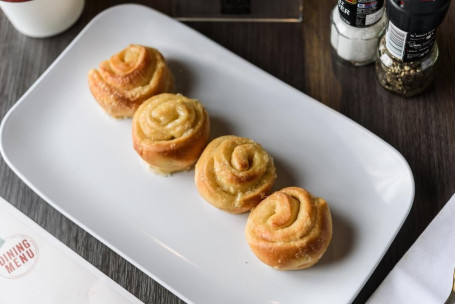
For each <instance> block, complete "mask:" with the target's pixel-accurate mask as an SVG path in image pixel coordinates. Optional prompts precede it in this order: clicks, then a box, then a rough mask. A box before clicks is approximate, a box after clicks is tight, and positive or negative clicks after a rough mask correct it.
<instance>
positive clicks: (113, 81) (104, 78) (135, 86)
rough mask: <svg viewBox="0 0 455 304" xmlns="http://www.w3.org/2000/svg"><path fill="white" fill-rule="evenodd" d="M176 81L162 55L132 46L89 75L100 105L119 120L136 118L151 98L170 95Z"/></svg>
mask: <svg viewBox="0 0 455 304" xmlns="http://www.w3.org/2000/svg"><path fill="white" fill-rule="evenodd" d="M173 83H174V81H173V77H172V74H171V72H170V70H169V69H168V67H167V65H166V61H165V59H164V57H163V55H161V53H160V52H159V51H158V50H156V49H154V48H150V47H145V46H142V45H136V44H131V45H129V46H128V47H127V48H125V49H124V50H122V51H121V52H119V53H118V54H115V55H114V56H112V57H111V58H110V59H108V60H105V61H103V62H102V63H101V64H100V65H99V68H98V69H97V70H96V69H91V70H90V71H89V74H88V84H89V88H90V91H91V92H92V94H93V96H94V97H95V99H96V101H97V102H98V104H99V105H100V106H101V107H102V108H103V109H104V110H105V111H106V112H107V113H108V114H109V115H111V116H113V117H116V118H123V117H132V116H133V114H134V112H135V111H136V109H137V108H138V107H139V105H140V104H141V103H142V102H143V101H144V100H146V99H147V98H149V97H152V96H154V95H157V94H160V93H165V92H170V91H171V90H172V87H173Z"/></svg>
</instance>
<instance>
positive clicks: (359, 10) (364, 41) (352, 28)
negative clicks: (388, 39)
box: [330, 0, 387, 66]
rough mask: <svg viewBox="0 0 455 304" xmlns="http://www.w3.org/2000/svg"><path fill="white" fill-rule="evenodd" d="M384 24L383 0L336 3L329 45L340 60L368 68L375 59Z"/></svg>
mask: <svg viewBox="0 0 455 304" xmlns="http://www.w3.org/2000/svg"><path fill="white" fill-rule="evenodd" d="M386 24H387V16H386V14H384V0H338V5H337V6H335V7H334V8H333V10H332V14H331V33H330V43H331V45H332V47H333V49H334V50H335V53H336V54H337V55H338V57H339V58H341V59H343V60H345V61H348V62H350V63H352V64H354V65H356V66H362V65H367V64H369V63H372V62H374V61H375V59H376V58H377V47H378V42H379V38H380V37H381V36H382V35H383V33H384V30H385V27H386Z"/></svg>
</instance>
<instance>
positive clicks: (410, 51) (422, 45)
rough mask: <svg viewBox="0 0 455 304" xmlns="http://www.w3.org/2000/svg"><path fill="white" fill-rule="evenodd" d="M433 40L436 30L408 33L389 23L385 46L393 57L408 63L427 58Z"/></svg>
mask: <svg viewBox="0 0 455 304" xmlns="http://www.w3.org/2000/svg"><path fill="white" fill-rule="evenodd" d="M435 39H436V29H432V30H431V31H428V32H426V33H408V32H405V31H402V30H400V29H399V28H398V27H396V26H395V25H394V24H393V23H392V22H389V27H388V29H387V33H386V46H387V50H388V51H389V52H390V53H391V54H392V55H393V56H395V57H397V58H398V59H401V60H403V61H404V62H409V61H414V60H419V59H421V58H424V57H425V56H427V55H428V54H429V53H430V51H431V49H432V48H433V45H434V41H435Z"/></svg>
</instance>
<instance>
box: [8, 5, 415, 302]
mask: <svg viewBox="0 0 455 304" xmlns="http://www.w3.org/2000/svg"><path fill="white" fill-rule="evenodd" d="M130 43H137V44H143V45H149V46H153V47H155V48H158V49H159V50H160V51H161V52H162V53H163V54H164V56H165V57H166V58H167V60H168V63H169V65H170V68H171V69H172V72H173V74H174V76H175V80H176V90H177V91H178V92H180V93H182V94H184V95H187V96H189V97H192V98H197V99H198V100H199V101H200V102H201V103H203V104H204V106H205V107H206V109H207V111H208V113H209V115H210V118H211V123H212V128H211V137H212V138H215V137H217V136H221V135H226V134H235V135H238V136H243V137H248V138H251V139H254V140H255V141H257V142H259V143H260V144H261V145H262V146H263V147H264V148H265V149H266V150H267V151H268V152H269V153H270V154H271V155H272V156H273V158H274V160H275V164H276V167H277V175H278V179H277V182H276V184H275V186H274V189H275V190H276V189H280V188H283V187H287V186H300V187H304V188H306V189H307V190H309V191H310V192H312V193H313V194H315V195H318V196H321V197H323V198H325V199H326V200H327V202H328V203H329V206H330V208H331V212H332V216H333V239H332V242H331V244H330V247H329V249H328V251H327V252H326V254H325V255H324V257H323V258H322V259H321V261H320V262H319V263H318V264H316V265H315V266H313V267H311V268H309V269H305V270H299V271H288V272H283V271H277V270H274V269H272V268H269V267H268V266H266V265H264V264H263V263H261V262H260V261H259V260H258V259H257V258H256V257H255V256H254V255H253V253H252V252H251V251H250V249H249V247H248V244H247V243H246V240H245V237H244V227H245V222H246V219H247V216H248V214H243V215H232V214H227V213H225V212H223V211H220V210H218V209H216V208H214V207H212V206H211V205H209V204H208V203H206V202H205V201H204V200H203V199H202V198H201V196H200V195H199V194H198V192H197V189H196V187H195V185H194V180H193V175H194V170H190V171H186V172H182V173H177V174H174V175H172V176H170V177H163V176H159V175H155V174H154V173H153V172H151V171H150V170H149V169H148V168H147V167H146V166H145V164H144V162H143V161H142V160H140V159H139V157H138V155H137V154H136V152H135V151H134V150H133V147H132V140H131V120H129V119H124V120H116V119H112V118H110V117H108V116H107V115H106V114H105V113H104V112H103V111H102V110H101V109H100V107H99V106H98V105H97V103H96V102H95V101H94V99H93V97H92V96H91V94H90V91H89V89H88V86H87V72H88V70H89V69H90V68H93V67H97V66H98V64H99V63H100V62H101V61H102V60H104V59H107V58H109V57H110V56H111V55H113V54H115V53H117V52H118V51H120V50H122V49H123V48H125V47H126V46H127V45H128V44H130ZM0 143H1V152H2V155H3V157H4V159H5V160H6V162H7V163H8V165H9V166H10V167H11V168H12V169H13V170H14V172H15V173H16V174H17V175H18V176H19V177H20V178H21V179H23V180H24V181H25V182H26V183H27V185H28V186H30V187H31V188H32V189H33V190H34V191H35V192H36V193H38V194H39V195H40V196H41V197H42V198H43V199H45V200H46V201H47V202H48V203H49V204H51V205H52V206H53V207H55V208H56V209H58V210H59V211H60V212H61V213H63V214H64V215H65V216H67V217H68V218H70V219H72V220H73V221H74V222H75V223H77V224H78V225H80V226H81V227H82V228H83V229H85V230H87V231H88V232H90V233H91V234H93V235H94V236H95V237H97V238H98V239H99V240H100V241H102V242H103V243H105V244H106V245H107V246H109V247H110V248H112V249H113V250H115V251H116V252H117V253H119V254H120V255H121V256H123V257H124V258H126V259H127V260H128V261H130V262H131V263H132V264H134V265H135V266H137V267H138V268H140V269H141V270H142V271H144V272H145V273H146V274H148V275H149V276H151V277H152V278H153V279H155V280H156V281H158V282H159V283H161V284H162V285H164V286H165V287H167V288H168V289H169V290H171V291H172V292H173V293H175V294H176V295H177V296H179V297H180V298H182V299H183V300H184V301H186V302H190V303H348V302H350V301H352V300H353V299H354V297H355V296H356V295H357V293H358V292H359V290H360V289H361V288H362V286H363V285H364V283H365V282H366V280H367V279H368V277H369V276H370V274H371V273H372V271H373V270H374V268H375V267H376V265H377V264H378V262H379V261H380V259H381V258H382V256H383V255H384V253H385V252H386V250H387V248H388V247H389V245H390V243H391V242H392V240H393V238H394V237H395V235H396V233H397V232H398V230H399V229H400V227H401V225H402V224H403V221H404V219H405V218H406V216H407V214H408V212H409V210H410V208H411V205H412V202H413V197H414V181H413V177H412V173H411V171H410V169H409V166H408V164H407V162H406V161H405V159H404V158H403V157H402V156H401V155H400V154H399V153H398V152H397V151H396V150H395V149H393V148H392V147H391V146H390V145H388V144H387V143H385V142H384V141H382V140H381V139H380V138H378V137H377V136H375V135H374V134H372V133H370V132H369V131H367V130H365V129H364V128H363V127H361V126H359V125H358V124H356V123H354V122H353V121H351V120H349V119H348V118H346V117H345V116H343V115H341V114H340V113H338V112H336V111H334V110H332V109H330V108H328V107H326V106H324V105H323V104H321V103H319V102H318V101H316V100H314V99H312V98H310V97H308V96H307V95H305V94H303V93H301V92H299V91H298V90H296V89H294V88H292V87H290V86H288V85H287V84H285V83H283V82H282V81H280V80H278V79H276V78H274V77H273V76H271V75H269V74H267V73H265V72H264V71H262V70H260V69H259V68H257V67H255V66H253V65H252V64H250V63H248V62H246V61H245V60H243V59H241V58H239V57H238V56H236V55H235V54H232V53H231V52H230V51H228V50H226V49H224V48H223V47H221V46H219V45H217V44H216V43H214V42H213V41H211V40H209V39H208V38H206V37H204V36H203V35H201V34H199V33H198V32H196V31H194V30H192V29H190V28H189V27H187V26H185V25H184V24H182V23H179V22H177V21H175V20H174V19H171V18H169V17H167V16H165V15H163V14H161V13H159V12H156V11H154V10H152V9H150V8H147V7H143V6H139V5H122V6H117V7H113V8H110V9H108V10H106V11H104V12H103V13H101V14H100V15H98V16H97V17H96V18H94V19H93V20H92V21H91V22H90V23H89V24H88V25H87V27H86V28H85V29H84V30H83V31H82V32H81V33H80V34H79V35H78V37H77V38H76V39H75V40H74V41H73V42H72V43H71V44H70V45H69V46H68V47H67V48H66V50H65V51H64V52H63V53H62V54H61V55H60V56H59V57H58V59H57V60H56V61H55V62H54V63H53V64H52V65H51V66H50V67H49V69H48V70H47V71H46V72H45V73H44V74H43V75H42V76H41V77H40V78H39V79H38V80H37V82H36V83H35V84H34V85H33V86H32V87H31V88H30V89H29V90H28V91H27V92H26V93H25V95H24V96H23V97H22V98H21V99H20V100H19V101H18V102H17V103H16V104H15V106H14V107H13V108H12V109H11V110H10V111H9V113H8V114H7V115H6V116H5V118H4V119H3V121H2V126H1V137H0Z"/></svg>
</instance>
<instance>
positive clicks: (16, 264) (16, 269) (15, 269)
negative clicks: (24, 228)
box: [0, 234, 39, 279]
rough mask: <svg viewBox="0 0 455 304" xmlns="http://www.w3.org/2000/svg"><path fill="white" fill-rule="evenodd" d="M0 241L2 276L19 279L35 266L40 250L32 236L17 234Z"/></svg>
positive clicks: (0, 272) (0, 271)
mask: <svg viewBox="0 0 455 304" xmlns="http://www.w3.org/2000/svg"><path fill="white" fill-rule="evenodd" d="M0 241H1V242H0V276H2V277H4V278H7V279H17V278H20V277H23V276H24V275H26V274H27V273H29V272H30V271H31V270H32V269H33V268H34V267H35V265H36V263H37V262H38V255H39V251H38V246H37V245H36V242H35V241H34V240H33V239H32V238H31V237H29V236H27V235H23V234H16V235H13V236H10V237H7V238H5V239H0Z"/></svg>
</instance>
